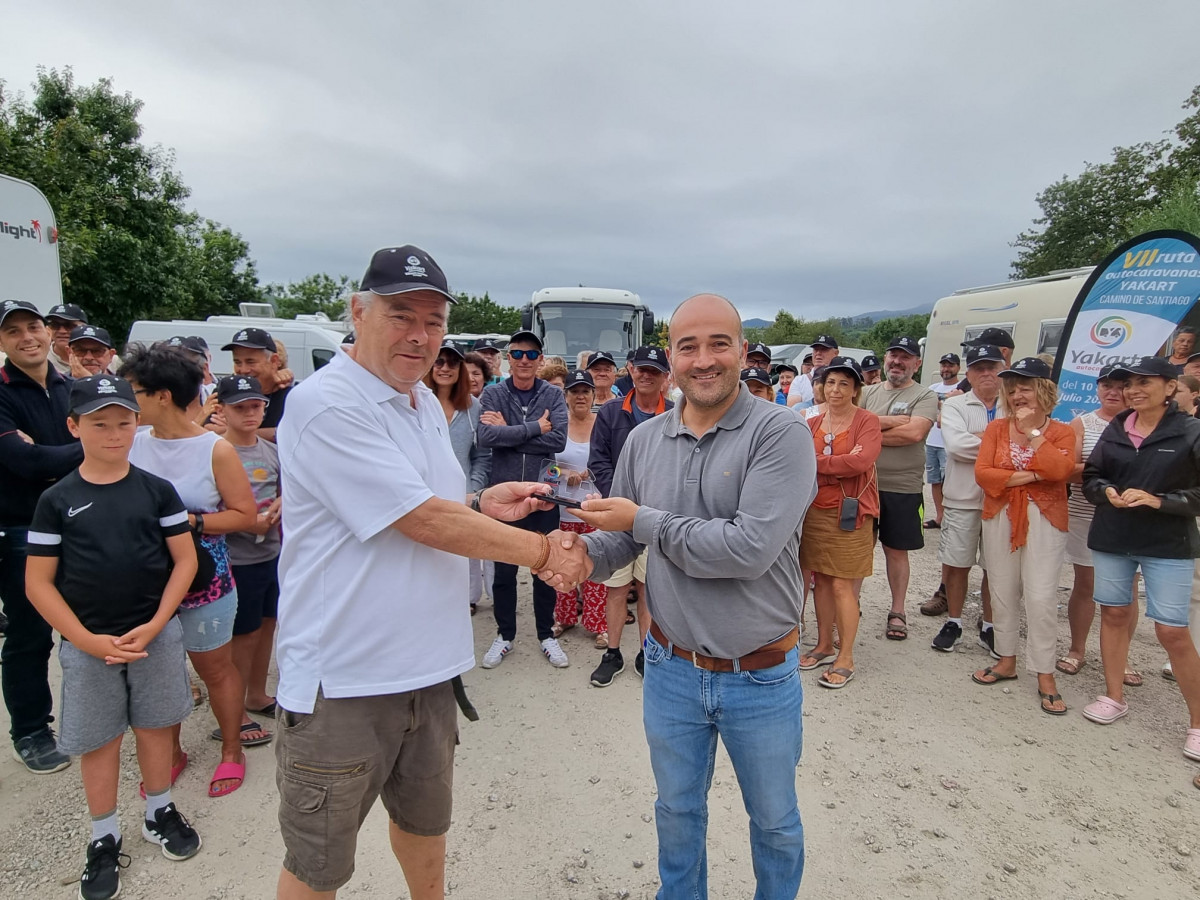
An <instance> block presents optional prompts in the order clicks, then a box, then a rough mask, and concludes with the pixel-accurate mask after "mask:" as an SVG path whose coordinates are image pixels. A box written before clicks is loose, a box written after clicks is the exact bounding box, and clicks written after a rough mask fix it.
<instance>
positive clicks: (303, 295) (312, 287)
mask: <svg viewBox="0 0 1200 900" xmlns="http://www.w3.org/2000/svg"><path fill="white" fill-rule="evenodd" d="M356 290H358V282H357V281H355V280H354V279H352V278H350V277H349V276H348V275H341V276H339V277H337V278H334V277H333V276H332V275H326V274H325V273H324V272H320V273H318V274H316V275H309V276H308V277H306V278H301V279H300V280H299V281H293V282H291V283H290V284H269V285H267V286H266V287H265V288H263V291H262V296H263V298H264V299H266V300H267V301H269V302H270V303H271V304H273V305H274V307H275V315H277V316H279V317H280V318H281V319H294V318H295V317H296V316H298V315H311V314H312V313H318V312H322V313H325V315H327V316H329V318H331V319H340V318H341V317H342V314H343V313H345V311H346V302H347V300H348V299H349V297H350V295H351V294H352V293H354V291H356Z"/></svg>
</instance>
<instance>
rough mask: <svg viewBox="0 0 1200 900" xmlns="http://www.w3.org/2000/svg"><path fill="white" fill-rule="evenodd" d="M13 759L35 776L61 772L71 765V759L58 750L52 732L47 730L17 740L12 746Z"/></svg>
mask: <svg viewBox="0 0 1200 900" xmlns="http://www.w3.org/2000/svg"><path fill="white" fill-rule="evenodd" d="M13 758H14V759H15V760H16V761H17V762H19V763H24V764H25V768H26V769H28V770H29V771H30V772H33V773H34V774H35V775H49V774H50V773H51V772H61V771H62V770H63V769H65V768H66V767H67V766H69V765H70V764H71V757H69V756H67V754H65V753H63V752H62V751H61V750H59V749H58V742H57V741H56V740H55V739H54V732H53V731H51V730H50V729H49V728H43V729H42V730H41V731H39V732H38V733H37V734H30V735H26V736H25V737H23V738H20V739H18V740H17V741H16V742H15V743H14V744H13Z"/></svg>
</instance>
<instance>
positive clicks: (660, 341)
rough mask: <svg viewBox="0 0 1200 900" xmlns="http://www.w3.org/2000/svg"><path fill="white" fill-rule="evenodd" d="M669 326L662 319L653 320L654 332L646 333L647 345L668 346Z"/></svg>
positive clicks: (669, 341) (669, 343)
mask: <svg viewBox="0 0 1200 900" xmlns="http://www.w3.org/2000/svg"><path fill="white" fill-rule="evenodd" d="M669 330H670V328H669V326H668V324H667V322H666V321H664V320H663V319H657V320H655V322H654V334H650V335H646V338H645V340H646V343H645V346H647V347H663V348H666V347H669V346H670V345H671V340H670V337H669Z"/></svg>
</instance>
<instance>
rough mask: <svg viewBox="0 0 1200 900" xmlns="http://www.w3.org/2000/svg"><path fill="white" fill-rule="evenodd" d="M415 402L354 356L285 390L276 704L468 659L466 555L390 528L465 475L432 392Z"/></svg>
mask: <svg viewBox="0 0 1200 900" xmlns="http://www.w3.org/2000/svg"><path fill="white" fill-rule="evenodd" d="M412 393H413V398H414V399H415V406H414V405H413V403H412V402H410V397H409V395H407V394H399V393H397V392H396V391H395V390H394V389H393V388H391V387H389V386H388V385H387V384H385V383H384V382H383V381H380V380H379V379H378V378H376V377H375V376H374V375H372V374H371V373H370V372H368V371H367V370H366V369H364V368H363V367H362V366H360V365H359V364H358V363H356V362H355V361H354V360H352V359H351V358H350V357H349V356H347V355H346V352H345V349H344V348H343V349H342V350H341V351H340V352H339V353H338V354H337V355H336V356H334V358H333V359H332V360H331V361H330V363H329V364H328V365H327V366H325V367H324V368H322V369H320V370H318V371H317V372H316V373H315V374H314V375H311V376H309V377H308V378H306V379H305V380H304V381H303V382H302V383H301V384H299V385H297V386H296V388H295V389H294V390H293V391H292V392H291V394H289V395H288V414H287V415H286V416H285V417H284V418H283V420H282V422H281V423H280V426H279V431H278V433H277V437H278V448H279V462H280V475H281V492H282V493H283V495H284V496H285V497H287V502H286V503H284V504H283V534H284V541H283V549H282V552H281V553H280V556H279V581H280V596H279V625H278V632H277V638H276V640H277V642H278V643H277V645H276V655H277V658H278V663H279V688H278V691H277V694H276V696H277V698H278V701H279V705H280V706H282V707H283V708H284V709H287V710H291V711H292V712H298V713H308V712H312V709H313V705H314V703H315V701H316V697H317V688H318V687H321V688H322V689H323V690H324V693H325V696H326V697H367V696H376V695H379V694H394V693H400V692H402V691H412V690H417V689H418V688H423V687H428V686H429V685H432V684H438V683H440V682H443V681H447V680H449V679H450V678H452V677H454V676H455V675H460V674H462V673H463V672H466V671H467V670H468V669H470V668H471V667H472V666H473V665H474V664H475V658H474V644H473V641H472V635H471V619H470V615H469V610H468V609H467V604H465V603H457V602H453V601H454V600H455V599H456V598H460V597H464V596H466V593H467V560H466V559H465V558H463V557H461V556H455V555H453V554H450V553H446V552H444V551H441V550H435V549H433V548H432V547H427V546H425V545H424V544H419V543H417V542H415V541H411V540H409V539H408V538H407V537H405V536H404V535H403V534H401V533H400V532H399V531H397V530H396V529H394V528H392V527H391V524H392V523H393V522H395V521H396V520H397V519H399V518H401V517H402V516H404V515H405V514H407V513H409V512H411V511H412V510H413V509H415V508H416V507H418V506H420V505H421V504H422V503H424V502H426V501H427V500H429V499H430V498H431V497H435V496H436V497H441V498H442V499H444V500H451V501H453V502H455V503H462V502H463V498H464V497H465V496H466V478H465V476H464V475H463V471H462V467H461V466H459V464H458V460H457V459H456V458H455V456H454V450H453V448H452V447H451V446H450V437H449V434H448V428H447V425H446V416H445V413H443V412H442V407H441V404H439V403H438V401H437V398H436V397H434V395H433V393H432V392H431V391H430V390H429V388H427V387H425V385H423V384H418V385H417V386H416V388H414V390H413V392H412Z"/></svg>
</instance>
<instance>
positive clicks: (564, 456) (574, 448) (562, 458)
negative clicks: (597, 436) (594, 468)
mask: <svg viewBox="0 0 1200 900" xmlns="http://www.w3.org/2000/svg"><path fill="white" fill-rule="evenodd" d="M591 449H592V445H591V444H590V443H588V442H586V441H584V442H580V441H573V440H571V439H570V438H569V437H568V438H567V446H566V448H565V449H563V450H560V451H558V453H555V454H554V458H555V459H556V460H557V461H558V462H560V463H562V464H563V465H564V466H566V467H567V468H569V469H572V470H574V471H576V472H582V471H584V470H586V469H587V464H588V454H589V453H590V452H591ZM558 520H559V521H560V522H582V521H583V520H582V519H580V518H579V516H577V515H575V514H574V513H573V512H571V508H570V507H569V506H561V507H559V509H558Z"/></svg>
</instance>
